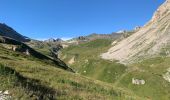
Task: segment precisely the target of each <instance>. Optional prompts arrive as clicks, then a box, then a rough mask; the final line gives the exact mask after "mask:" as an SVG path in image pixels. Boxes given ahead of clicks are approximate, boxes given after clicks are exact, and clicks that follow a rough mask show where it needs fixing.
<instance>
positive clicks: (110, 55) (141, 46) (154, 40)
mask: <svg viewBox="0 0 170 100" xmlns="http://www.w3.org/2000/svg"><path fill="white" fill-rule="evenodd" d="M169 45H170V1H169V0H167V1H166V2H165V3H164V4H163V5H161V6H160V7H159V9H158V10H157V11H156V12H155V14H154V15H153V18H152V19H151V20H150V21H149V22H148V23H147V24H146V25H145V26H143V27H142V28H140V30H139V31H137V32H136V33H134V34H132V35H130V36H129V37H127V38H125V39H123V40H122V41H120V42H119V43H117V44H116V45H114V46H113V47H111V48H110V49H109V50H108V52H106V53H103V54H102V55H101V57H102V58H104V59H108V60H114V59H116V60H119V61H120V62H121V63H124V64H129V63H134V62H136V61H140V60H143V59H145V58H148V57H154V56H159V55H161V54H162V52H168V51H170V49H167V47H168V46H169ZM162 50H164V51H162ZM161 56H162V55H161ZM165 56H168V55H165Z"/></svg>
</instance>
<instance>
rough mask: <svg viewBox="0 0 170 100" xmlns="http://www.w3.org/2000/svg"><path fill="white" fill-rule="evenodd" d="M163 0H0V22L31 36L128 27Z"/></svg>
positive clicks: (141, 20) (146, 17)
mask: <svg viewBox="0 0 170 100" xmlns="http://www.w3.org/2000/svg"><path fill="white" fill-rule="evenodd" d="M164 1H165V0H0V22H1V23H6V24H7V25H9V26H11V27H13V28H14V29H15V30H16V31H18V32H19V33H21V34H23V35H25V36H28V37H30V38H34V39H46V38H51V37H53V38H70V37H76V36H81V35H88V34H91V33H94V32H95V33H111V32H116V31H119V30H123V29H126V30H130V29H133V28H134V27H135V26H142V25H144V24H145V23H146V22H147V21H149V20H150V19H151V17H152V15H153V13H154V11H155V10H156V9H157V8H158V7H159V6H160V5H161V4H162V3H163V2H164Z"/></svg>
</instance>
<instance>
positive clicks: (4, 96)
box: [0, 90, 12, 100]
mask: <svg viewBox="0 0 170 100" xmlns="http://www.w3.org/2000/svg"><path fill="white" fill-rule="evenodd" d="M0 100H12V97H11V96H10V94H9V92H8V90H6V91H0Z"/></svg>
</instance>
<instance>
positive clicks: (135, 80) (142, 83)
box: [132, 78, 145, 85]
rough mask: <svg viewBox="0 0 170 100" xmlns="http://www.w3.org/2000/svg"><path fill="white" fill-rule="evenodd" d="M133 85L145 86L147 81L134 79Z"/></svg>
mask: <svg viewBox="0 0 170 100" xmlns="http://www.w3.org/2000/svg"><path fill="white" fill-rule="evenodd" d="M132 84H134V85H144V84H145V80H140V79H135V78H132Z"/></svg>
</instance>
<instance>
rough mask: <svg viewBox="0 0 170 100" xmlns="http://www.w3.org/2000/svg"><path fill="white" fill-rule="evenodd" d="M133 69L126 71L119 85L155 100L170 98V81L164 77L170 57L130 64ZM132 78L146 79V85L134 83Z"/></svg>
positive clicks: (167, 99) (169, 63)
mask: <svg viewBox="0 0 170 100" xmlns="http://www.w3.org/2000/svg"><path fill="white" fill-rule="evenodd" d="M130 68H131V71H129V72H128V73H126V75H125V76H124V77H122V79H121V80H120V81H119V83H118V84H117V86H119V87H122V88H127V89H130V90H132V91H134V92H135V93H136V95H139V96H143V97H147V98H148V99H153V100H169V99H170V94H169V93H170V83H169V82H167V81H166V80H164V79H163V75H164V74H165V73H166V72H167V69H168V68H170V58H162V57H157V58H152V59H147V60H145V61H142V62H140V63H137V64H133V65H130ZM132 78H137V79H144V80H145V81H146V84H145V85H139V86H136V85H133V84H132V82H131V81H132Z"/></svg>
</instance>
